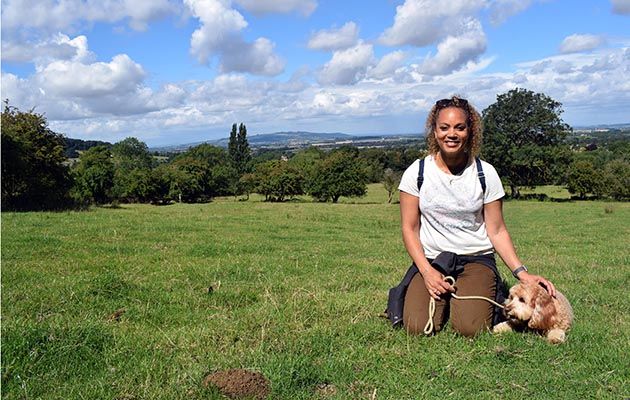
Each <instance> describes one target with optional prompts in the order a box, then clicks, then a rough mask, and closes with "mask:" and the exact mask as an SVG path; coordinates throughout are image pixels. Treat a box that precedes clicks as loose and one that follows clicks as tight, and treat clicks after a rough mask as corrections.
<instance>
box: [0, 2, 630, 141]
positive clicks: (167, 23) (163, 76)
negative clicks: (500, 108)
mask: <svg viewBox="0 0 630 400" xmlns="http://www.w3.org/2000/svg"><path fill="white" fill-rule="evenodd" d="M1 12H2V25H1V35H2V36H1V42H2V52H1V60H2V66H1V69H2V81H1V82H2V83H1V97H2V99H3V100H5V99H8V100H9V104H10V105H12V106H15V107H18V108H19V109H20V110H23V111H28V110H31V109H34V110H35V111H36V112H38V113H41V114H44V115H45V116H46V117H47V119H48V123H49V127H50V128H51V129H52V130H53V131H55V132H57V133H61V134H63V135H65V136H67V137H70V138H77V139H84V140H104V141H108V142H111V143H115V142H117V141H119V140H122V139H124V138H127V137H136V138H138V139H139V140H142V141H144V142H145V143H147V144H148V145H149V146H162V145H173V144H185V143H193V142H199V141H204V140H213V139H218V138H225V137H228V136H229V132H230V129H231V126H232V124H233V123H244V124H245V125H246V126H247V130H248V135H250V136H251V135H256V134H263V133H272V132H278V131H309V132H343V133H348V134H355V135H386V134H401V133H416V132H417V133H420V132H422V131H423V125H424V120H425V118H426V115H427V112H428V110H429V109H430V108H431V106H432V105H433V104H434V103H435V101H436V100H439V99H441V98H445V97H449V96H452V95H454V94H457V95H460V96H463V97H465V98H467V99H468V100H469V102H470V103H472V104H473V105H474V106H475V107H476V108H477V109H478V110H479V111H480V112H481V111H482V110H483V109H484V108H486V107H487V106H489V105H490V104H492V103H494V102H495V101H496V98H497V96H498V95H500V94H503V93H506V92H508V91H509V90H511V89H514V88H517V87H518V88H524V89H527V90H531V91H534V92H539V93H544V94H546V95H547V96H550V97H551V98H553V99H554V100H556V101H559V102H560V103H562V108H563V110H564V112H563V114H562V115H561V117H562V118H563V120H564V121H565V122H567V123H568V124H570V125H571V126H574V127H578V126H585V125H596V124H617V123H630V0H449V1H441V0H181V1H177V0H108V1H102V0H59V1H57V0H2V2H1Z"/></svg>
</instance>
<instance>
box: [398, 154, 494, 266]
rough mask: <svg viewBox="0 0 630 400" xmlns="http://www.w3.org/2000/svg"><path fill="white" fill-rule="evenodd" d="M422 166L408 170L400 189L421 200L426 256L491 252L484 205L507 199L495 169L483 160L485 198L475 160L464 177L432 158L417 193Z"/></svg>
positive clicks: (425, 164) (464, 172)
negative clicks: (454, 173)
mask: <svg viewBox="0 0 630 400" xmlns="http://www.w3.org/2000/svg"><path fill="white" fill-rule="evenodd" d="M419 163H420V160H416V161H415V162H414V163H413V164H411V165H410V166H409V168H407V170H406V171H405V173H404V174H403V176H402V179H401V180H400V185H399V186H398V189H399V190H401V191H403V192H405V193H409V194H411V195H413V196H416V197H418V200H419V203H418V206H419V207H420V242H421V243H422V246H423V248H424V253H425V255H426V257H427V258H431V259H432V258H435V257H437V256H438V254H440V253H441V252H443V251H450V252H453V253H455V254H458V255H479V254H488V253H492V252H493V251H494V249H493V247H492V243H490V239H489V238H488V233H487V232H486V224H485V222H484V219H483V205H484V204H487V203H490V202H493V201H495V200H498V199H500V198H502V197H503V196H505V192H504V191H503V185H502V184H501V179H500V178H499V175H498V174H497V171H496V170H495V169H494V167H493V166H492V165H490V164H488V163H487V162H485V161H481V165H482V168H483V173H484V175H485V177H486V192H485V195H484V193H483V189H482V188H481V183H480V182H479V177H478V176H477V164H476V163H475V162H474V161H473V162H471V163H470V165H468V166H467V167H466V168H465V169H464V171H462V173H461V174H459V175H449V174H447V173H446V172H444V171H442V170H441V169H439V168H438V166H437V165H436V164H435V159H434V157H433V156H431V155H429V156H427V157H426V158H425V161H424V181H423V183H422V187H421V188H420V192H418V183H417V180H418V172H419V171H418V168H419Z"/></svg>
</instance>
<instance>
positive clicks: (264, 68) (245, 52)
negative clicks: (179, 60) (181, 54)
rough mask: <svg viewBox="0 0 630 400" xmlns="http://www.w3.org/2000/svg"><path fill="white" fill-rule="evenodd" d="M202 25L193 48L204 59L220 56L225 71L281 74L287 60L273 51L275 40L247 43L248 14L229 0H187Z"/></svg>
mask: <svg viewBox="0 0 630 400" xmlns="http://www.w3.org/2000/svg"><path fill="white" fill-rule="evenodd" d="M185 3H186V5H187V6H188V7H189V8H190V10H191V12H192V13H193V15H194V16H195V17H197V18H199V21H200V23H201V26H200V27H199V28H198V29H197V30H195V31H194V32H193V34H192V37H191V40H190V51H191V53H192V54H193V55H195V56H196V57H197V59H198V60H199V62H200V63H202V64H208V63H210V62H211V60H212V59H213V58H214V57H215V56H218V58H219V60H220V70H221V71H222V72H232V71H234V72H249V73H252V74H257V75H269V76H273V75H277V74H279V73H281V72H282V71H283V70H284V64H285V63H284V61H283V60H282V59H281V58H280V57H279V56H277V55H276V54H275V53H274V52H273V48H274V44H273V43H272V42H271V41H269V40H268V39H266V38H258V39H256V40H255V41H254V42H253V43H247V42H245V40H244V39H243V38H242V36H241V34H240V31H241V30H242V29H243V28H245V27H246V26H247V21H245V18H244V17H243V16H242V15H241V14H240V13H239V12H238V11H236V10H234V9H232V8H231V6H230V3H229V1H228V0H185Z"/></svg>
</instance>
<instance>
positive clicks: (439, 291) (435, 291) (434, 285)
mask: <svg viewBox="0 0 630 400" xmlns="http://www.w3.org/2000/svg"><path fill="white" fill-rule="evenodd" d="M422 278H423V279H424V286H425V287H426V288H427V291H428V292H429V296H431V297H433V298H434V299H435V300H439V299H440V296H441V295H443V294H445V293H448V292H450V293H453V292H455V288H454V287H453V286H452V285H451V284H450V283H449V282H447V281H445V280H444V275H442V274H441V273H440V272H439V271H438V270H436V269H435V268H433V267H427V268H426V269H425V270H424V271H423V272H422Z"/></svg>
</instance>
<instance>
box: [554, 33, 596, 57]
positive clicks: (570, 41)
mask: <svg viewBox="0 0 630 400" xmlns="http://www.w3.org/2000/svg"><path fill="white" fill-rule="evenodd" d="M602 43H604V39H603V38H602V37H601V36H597V35H579V34H575V35H571V36H567V37H566V38H564V40H563V41H562V43H561V44H560V53H564V54H566V53H577V52H580V51H590V50H593V49H596V48H597V47H599V46H600V45H601V44H602Z"/></svg>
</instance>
